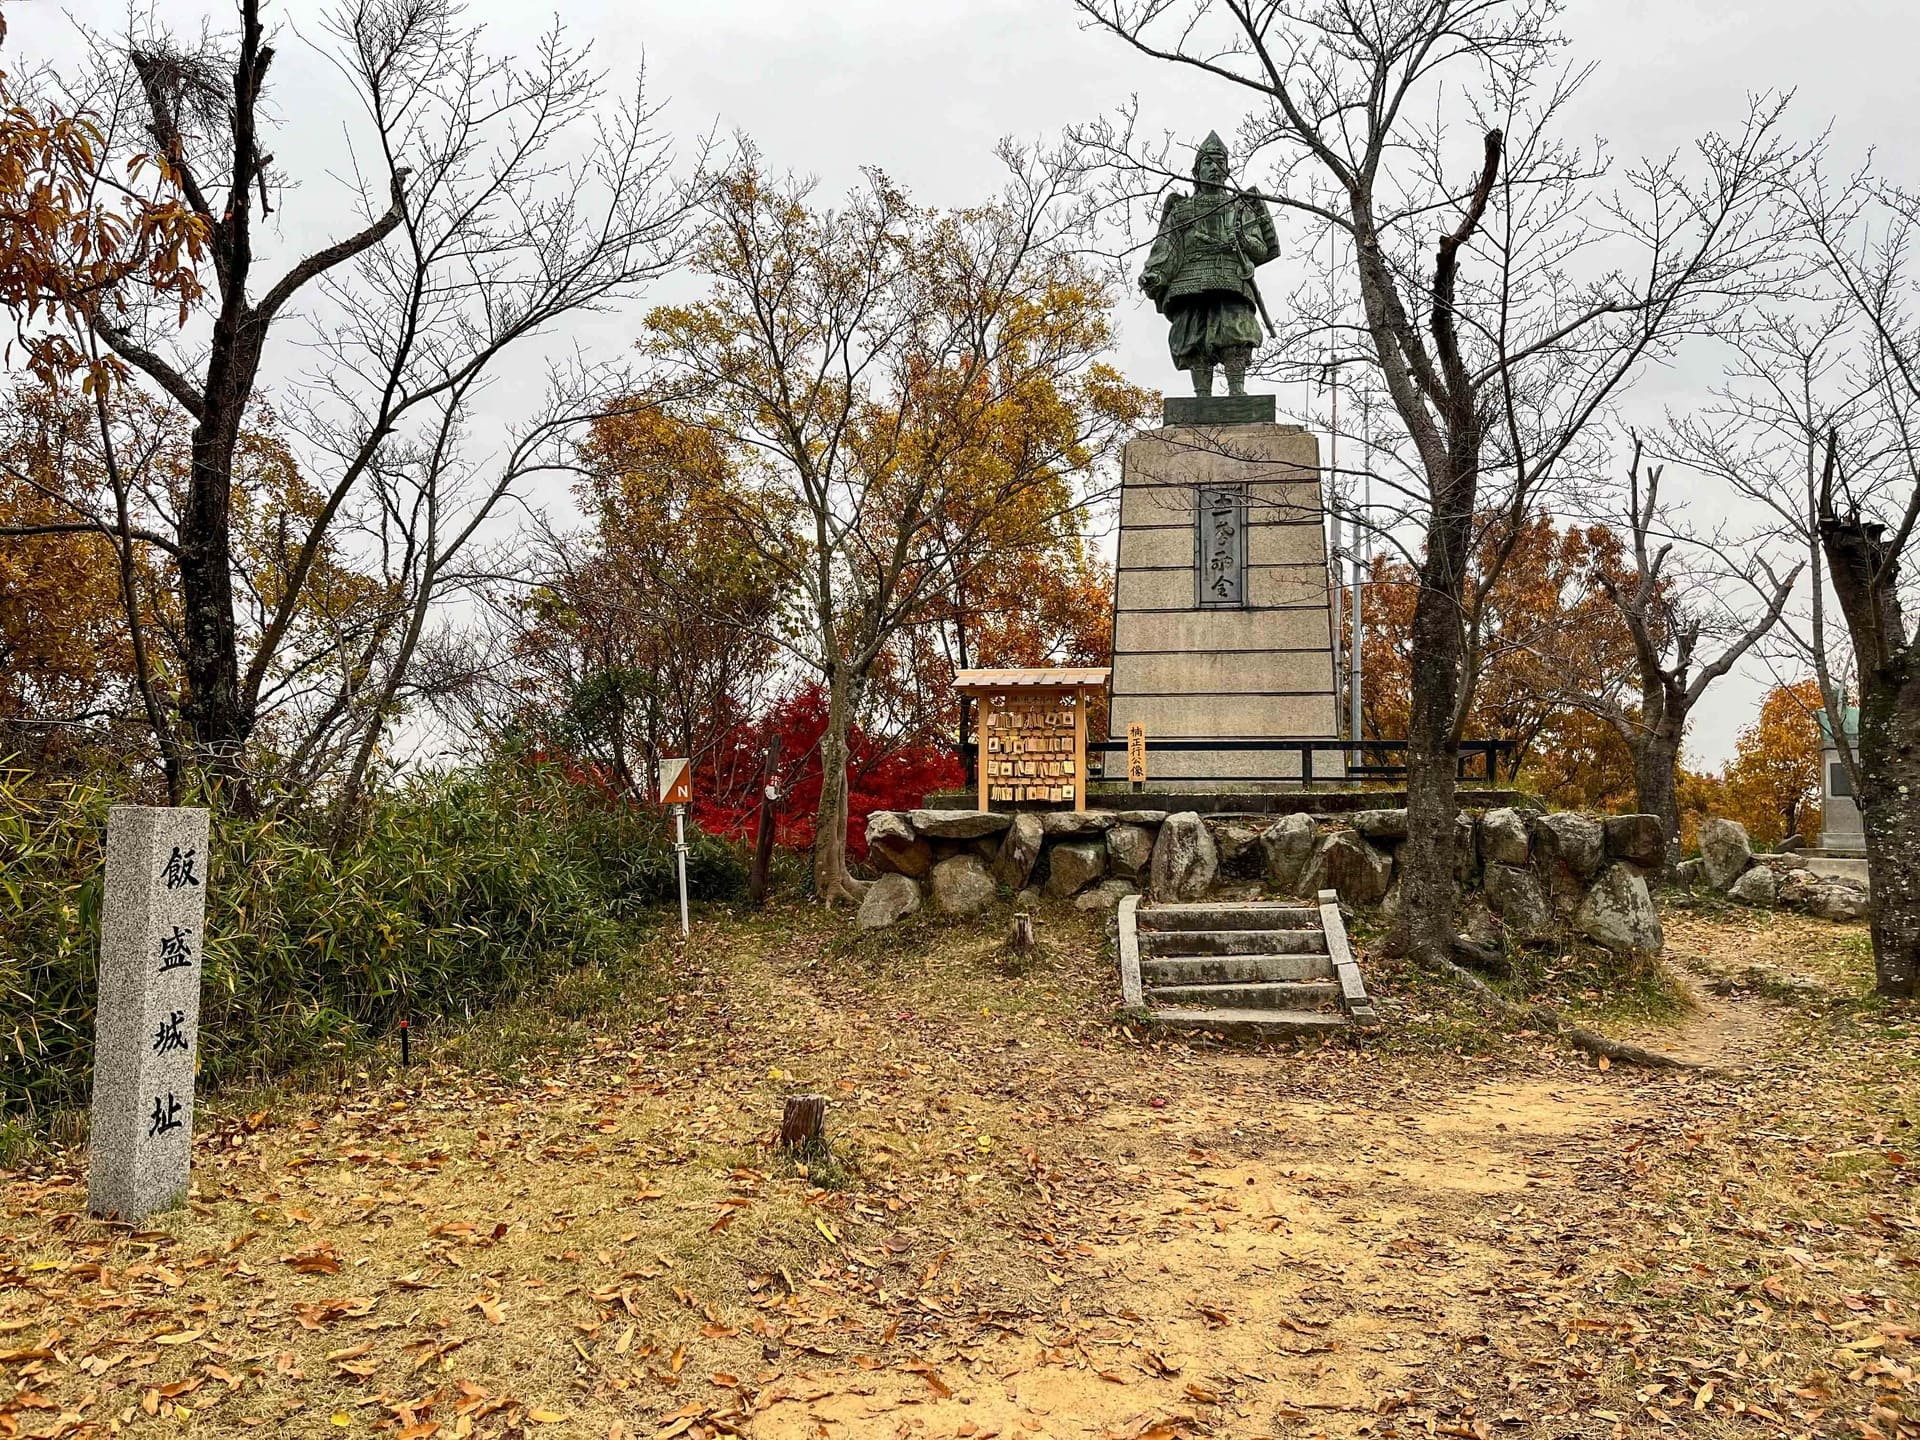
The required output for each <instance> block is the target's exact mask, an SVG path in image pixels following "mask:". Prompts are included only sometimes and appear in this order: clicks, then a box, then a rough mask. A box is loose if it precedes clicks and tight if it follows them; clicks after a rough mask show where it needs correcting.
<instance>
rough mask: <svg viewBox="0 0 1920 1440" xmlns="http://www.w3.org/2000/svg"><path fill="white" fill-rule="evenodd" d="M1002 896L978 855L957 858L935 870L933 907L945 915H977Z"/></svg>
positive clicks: (943, 862)
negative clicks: (999, 895)
mask: <svg viewBox="0 0 1920 1440" xmlns="http://www.w3.org/2000/svg"><path fill="white" fill-rule="evenodd" d="M999 893H1000V887H999V886H998V885H996V884H994V881H993V876H992V874H991V873H990V872H989V871H988V870H987V862H986V861H984V860H982V859H981V858H980V857H979V856H978V855H955V856H953V857H952V858H951V859H948V860H942V861H941V862H940V863H939V864H938V865H935V866H934V867H933V908H934V909H936V910H938V911H939V912H940V913H941V914H942V915H959V916H972V915H978V914H980V913H981V912H982V911H983V910H985V909H986V908H987V907H988V906H989V905H991V904H993V900H994V897H995V896H996V895H998V894H999Z"/></svg>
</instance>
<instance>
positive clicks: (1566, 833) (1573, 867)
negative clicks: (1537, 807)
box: [1532, 810, 1606, 880]
mask: <svg viewBox="0 0 1920 1440" xmlns="http://www.w3.org/2000/svg"><path fill="white" fill-rule="evenodd" d="M1532 830H1533V848H1534V853H1535V854H1536V855H1537V856H1539V858H1541V859H1542V860H1556V861H1558V862H1559V863H1560V864H1562V865H1564V866H1565V867H1566V868H1567V870H1568V871H1569V872H1570V873H1571V874H1573V875H1574V876H1576V877H1577V878H1579V879H1581V880H1585V879H1586V878H1587V877H1588V876H1590V875H1593V874H1596V873H1597V872H1598V871H1599V869H1600V865H1601V862H1602V861H1604V860H1605V859H1606V832H1605V831H1603V830H1602V829H1601V828H1600V822H1599V821H1598V820H1596V819H1594V818H1593V816H1591V815H1578V814H1575V813H1574V812H1573V811H1571V810H1562V811H1559V812H1557V813H1556V814H1552V815H1541V816H1539V817H1537V818H1536V819H1535V820H1534V822H1533V826H1532Z"/></svg>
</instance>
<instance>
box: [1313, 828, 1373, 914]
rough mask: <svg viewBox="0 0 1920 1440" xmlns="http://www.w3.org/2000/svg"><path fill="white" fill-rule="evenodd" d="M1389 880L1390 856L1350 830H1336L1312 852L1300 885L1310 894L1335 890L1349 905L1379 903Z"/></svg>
mask: <svg viewBox="0 0 1920 1440" xmlns="http://www.w3.org/2000/svg"><path fill="white" fill-rule="evenodd" d="M1392 883H1393V860H1392V857H1390V856H1388V855H1387V854H1385V853H1384V852H1382V851H1379V850H1376V849H1374V847H1373V846H1371V845H1369V844H1368V843H1367V842H1366V840H1365V839H1364V838H1363V837H1362V836H1360V835H1358V834H1356V833H1355V832H1354V831H1352V830H1336V831H1334V832H1333V833H1332V834H1331V835H1329V836H1327V837H1326V838H1325V839H1324V840H1322V841H1321V842H1320V845H1319V848H1318V849H1316V850H1315V851H1314V852H1313V861H1312V863H1311V864H1309V865H1308V866H1307V873H1306V875H1305V876H1304V877H1303V879H1302V882H1301V888H1302V889H1303V890H1304V891H1305V892H1306V893H1307V894H1309V895H1312V894H1316V893H1318V892H1319V891H1321V890H1333V891H1336V892H1338V894H1339V896H1340V898H1341V899H1342V900H1344V901H1345V902H1346V903H1347V904H1349V905H1378V904H1379V903H1380V902H1381V901H1382V900H1384V899H1385V898H1386V895H1387V887H1388V886H1389V885H1391V884H1392Z"/></svg>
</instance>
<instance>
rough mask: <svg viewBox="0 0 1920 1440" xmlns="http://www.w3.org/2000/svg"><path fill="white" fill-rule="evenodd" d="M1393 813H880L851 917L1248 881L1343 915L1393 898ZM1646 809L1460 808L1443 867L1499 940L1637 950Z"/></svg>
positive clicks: (1650, 846) (1651, 851)
mask: <svg viewBox="0 0 1920 1440" xmlns="http://www.w3.org/2000/svg"><path fill="white" fill-rule="evenodd" d="M1406 837H1407V812H1406V811H1405V810H1363V811H1359V812H1356V813H1354V814H1352V815H1346V816H1341V817H1338V818H1337V819H1322V820H1316V819H1315V818H1314V817H1313V816H1310V815H1300V814H1295V815H1288V816H1285V817H1283V818H1281V819H1279V820H1274V819H1273V818H1272V817H1271V816H1263V815H1262V816H1250V815H1208V816H1202V815H1198V814H1195V813H1193V812H1191V811H1182V812H1175V813H1172V814H1169V813H1168V812H1166V811H1164V810H1123V811H1117V812H1102V811H1094V812H1087V813H1073V812H1067V811H1050V812H1046V813H1040V814H1034V813H1023V814H1018V815H1005V814H995V813H989V812H984V811H978V810H913V811H906V812H891V811H883V812H879V813H876V814H875V815H873V816H872V817H871V819H870V820H869V821H868V824H867V851H868V858H869V860H870V862H871V863H872V865H873V866H874V868H875V869H876V870H879V871H881V872H882V873H881V877H880V879H879V881H878V882H877V883H875V885H874V886H873V887H872V888H871V890H869V892H868V894H867V897H866V900H865V903H863V904H862V906H861V908H860V922H859V923H860V924H861V925H862V926H863V927H866V928H874V929H877V928H880V927H882V926H885V925H890V924H892V923H894V922H895V921H897V920H899V919H901V918H903V917H905V916H907V915H910V914H912V913H914V912H915V911H917V910H919V909H920V908H921V907H922V906H923V905H931V906H932V907H933V908H934V909H935V910H936V911H938V912H940V913H942V914H946V915H954V916H967V915H977V914H980V913H981V912H983V911H985V910H986V909H987V908H988V907H989V906H991V905H993V904H994V903H995V902H996V900H997V899H998V898H999V897H1000V896H1001V895H1002V894H1013V895H1014V896H1015V897H1016V903H1019V904H1023V905H1024V904H1031V903H1033V902H1035V901H1037V900H1039V899H1040V898H1042V897H1046V898H1049V899H1053V900H1057V901H1070V902H1071V903H1072V904H1074V905H1076V906H1078V907H1079V908H1081V909H1088V910H1095V909H1111V908H1112V907H1113V906H1115V905H1117V904H1118V903H1119V902H1120V899H1121V897H1122V896H1125V895H1131V894H1135V893H1141V892H1144V893H1145V894H1147V895H1148V896H1149V897H1151V898H1152V899H1155V900H1163V901H1175V900H1198V899H1200V898H1201V897H1203V896H1205V895H1207V894H1209V893H1211V892H1213V891H1214V890H1215V889H1216V888H1218V887H1220V886H1222V885H1223V884H1229V883H1231V882H1234V881H1240V882H1263V883H1264V886H1265V888H1268V889H1271V890H1277V891H1279V892H1280V893H1282V894H1287V895H1304V896H1311V895H1314V894H1316V893H1317V892H1318V891H1320V890H1322V889H1329V890H1334V891H1337V892H1338V893H1339V895H1340V898H1341V899H1342V900H1343V901H1345V902H1346V903H1347V904H1349V905H1354V906H1375V905H1377V906H1382V907H1384V908H1386V909H1388V910H1389V911H1390V910H1391V909H1392V908H1393V907H1394V906H1395V905H1396V904H1397V902H1398V897H1399V875H1398V870H1399V864H1398V852H1399V850H1400V847H1401V845H1402V844H1403V843H1404V842H1405V840H1406ZM1661 847H1662V835H1661V830H1660V823H1659V821H1658V819H1657V818H1655V817H1654V816H1651V815H1621V816H1609V817H1605V818H1600V817H1596V816H1591V815H1578V814H1555V815H1548V814H1542V813H1540V812H1537V811H1526V810H1520V809H1516V808H1513V807H1507V806H1502V807H1497V808H1494V809H1490V810H1485V811H1480V812H1477V813H1476V812H1462V814H1461V815H1460V816H1459V818H1458V820H1457V822H1456V829H1455V857H1456V858H1455V872H1456V874H1457V876H1458V878H1459V879H1460V882H1461V884H1462V888H1463V889H1472V890H1481V891H1483V892H1484V894H1485V896H1486V900H1487V904H1488V907H1489V910H1490V912H1491V913H1492V915H1493V916H1495V917H1497V919H1498V922H1499V924H1500V925H1501V927H1502V928H1503V929H1504V930H1505V931H1506V932H1507V934H1508V935H1510V936H1511V937H1512V938H1514V939H1517V940H1520V941H1522V942H1531V941H1542V942H1545V941H1558V940H1559V939H1561V938H1563V937H1564V936H1566V935H1567V934H1569V933H1571V934H1574V935H1578V936H1580V937H1582V938H1584V939H1587V940H1590V941H1592V942H1593V943H1595V944H1599V945H1602V946H1605V947H1606V948H1608V949H1609V950H1616V951H1621V952H1632V953H1651V952H1653V951H1657V950H1658V949H1659V946H1660V917H1659V915H1658V913H1657V912H1656V911H1655V909H1654V905H1653V900H1652V897H1651V895H1650V894H1649V892H1648V889H1647V879H1646V877H1647V875H1648V874H1649V873H1651V871H1652V870H1653V868H1654V867H1656V866H1657V865H1658V863H1659V860H1660V858H1661V854H1662V849H1661Z"/></svg>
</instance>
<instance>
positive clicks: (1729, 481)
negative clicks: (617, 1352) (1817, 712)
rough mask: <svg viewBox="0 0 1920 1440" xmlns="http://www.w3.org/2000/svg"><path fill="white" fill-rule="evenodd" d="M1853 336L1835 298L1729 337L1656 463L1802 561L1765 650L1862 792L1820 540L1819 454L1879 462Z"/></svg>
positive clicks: (1872, 401)
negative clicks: (1666, 462) (1717, 377)
mask: <svg viewBox="0 0 1920 1440" xmlns="http://www.w3.org/2000/svg"><path fill="white" fill-rule="evenodd" d="M1857 340H1858V335H1857V332H1856V327H1855V324H1854V318H1853V316H1852V315H1850V313H1849V310H1848V307H1846V306H1843V305H1838V304H1834V303H1832V302H1831V300H1830V299H1825V300H1823V299H1817V298H1816V299H1809V300H1808V301H1807V302H1806V303H1803V304H1801V305H1799V306H1791V305H1780V306H1770V307H1768V310H1767V312H1766V313H1764V314H1762V315H1760V316H1757V317H1755V318H1754V319H1753V321H1752V323H1750V324H1749V326H1748V327H1747V328H1746V329H1744V330H1742V331H1739V332H1737V333H1735V334H1732V335H1729V336H1728V337H1727V342H1728V344H1729V346H1730V347H1731V349H1732V355H1733V358H1732V362H1731V363H1730V364H1729V365H1728V366H1727V369H1726V372H1725V375H1724V377H1723V378H1722V381H1721V383H1720V384H1719V385H1718V386H1716V387H1715V390H1714V394H1713V398H1712V399H1711V400H1710V401H1709V402H1708V403H1707V404H1705V405H1703V406H1701V407H1700V408H1699V409H1697V410H1695V411H1694V412H1692V413H1691V414H1688V415H1685V416H1682V417H1679V418H1677V419H1675V420H1673V421H1672V422H1671V423H1670V424H1669V425H1668V426H1667V427H1666V430H1665V432H1664V433H1663V434H1662V435H1660V436H1659V437H1658V439H1657V441H1656V442H1655V443H1656V446H1657V449H1658V451H1659V453H1661V454H1663V455H1665V456H1666V457H1668V458H1669V459H1670V460H1671V461H1673V462H1675V463H1678V464H1680V465H1682V466H1684V467H1686V468H1687V469H1689V470H1691V471H1694V472H1695V473H1697V474H1700V475H1702V476H1706V477H1708V478H1710V479H1712V480H1714V481H1716V482H1718V483H1720V484H1722V485H1724V486H1726V487H1727V488H1728V490H1730V491H1731V492H1732V493H1734V494H1737V495H1739V496H1741V497H1743V498H1744V499H1745V500H1746V501H1747V502H1749V505H1750V507H1751V508H1752V509H1753V510H1754V511H1755V512H1756V513H1758V514H1759V515H1761V516H1762V517H1764V523H1766V524H1767V525H1768V527H1769V528H1770V529H1771V530H1772V532H1773V535H1774V539H1775V541H1776V544H1777V545H1778V546H1779V547H1781V548H1784V549H1787V550H1791V551H1792V552H1794V553H1796V554H1798V555H1801V556H1804V557H1805V574H1806V577H1807V583H1806V584H1805V585H1804V586H1803V587H1801V589H1800V592H1799V594H1798V595H1797V596H1796V599H1795V601H1794V603H1793V604H1791V605H1790V606H1788V607H1787V608H1786V609H1785V610H1784V611H1783V612H1782V614H1781V618H1780V623H1779V624H1778V625H1777V626H1776V627H1775V629H1774V630H1773V632H1772V633H1771V634H1770V635H1769V636H1768V643H1767V645H1766V647H1765V649H1766V651H1767V653H1768V658H1769V660H1770V661H1771V662H1772V663H1773V664H1774V666H1775V668H1776V669H1777V670H1782V671H1784V672H1785V678H1786V679H1787V680H1789V681H1791V680H1793V679H1796V678H1798V677H1799V676H1800V675H1802V674H1805V673H1807V672H1809V671H1811V672H1812V674H1813V675H1814V677H1815V679H1816V681H1817V683H1818V687H1819V691H1820V700H1821V709H1822V712H1823V714H1824V717H1825V722H1826V729H1827V733H1828V735H1829V736H1830V737H1832V738H1833V741H1834V743H1835V745H1836V747H1837V748H1838V752H1839V754H1840V757H1841V763H1842V764H1843V766H1844V767H1845V768H1846V770H1847V772H1848V774H1849V776H1850V777H1851V779H1852V783H1853V786H1854V788H1855V790H1856V791H1857V790H1858V788H1859V784H1860V774H1859V760H1858V753H1857V750H1856V747H1855V746H1854V745H1853V744H1852V743H1851V741H1850V739H1849V735H1850V733H1851V727H1850V726H1849V724H1848V722H1847V713H1846V712H1847V709H1848V707H1849V706H1850V705H1851V703H1852V690H1853V658H1852V648H1851V646H1850V644H1849V642H1848V639H1847V634H1846V622H1845V620H1844V618H1841V619H1839V620H1838V623H1836V618H1835V616H1834V615H1833V612H1832V591H1831V587H1830V585H1829V584H1828V580H1827V560H1826V552H1825V550H1824V548H1823V546H1822V544H1821V539H1820V503H1821V494H1822V488H1823V476H1824V471H1825V458H1824V457H1825V451H1826V448H1827V444H1828V440H1829V438H1830V437H1832V436H1835V435H1838V436H1839V437H1840V440H1841V443H1842V446H1843V457H1844V458H1845V459H1846V460H1847V461H1848V462H1849V463H1850V465H1855V466H1857V467H1869V466H1871V465H1873V464H1875V463H1877V462H1876V461H1875V460H1874V458H1873V454H1872V451H1873V450H1874V449H1875V448H1876V447H1878V446H1879V444H1880V440H1879V438H1878V437H1879V436H1880V431H1881V423H1880V416H1879V405H1878V401H1877V396H1876V387H1875V386H1874V385H1873V384H1872V383H1871V382H1870V381H1868V380H1867V379H1865V378H1864V377H1863V376H1862V375H1861V374H1860V373H1859V372H1858V370H1857V367H1856V366H1855V365H1854V363H1853V358H1854V352H1855V347H1856V342H1857Z"/></svg>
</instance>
